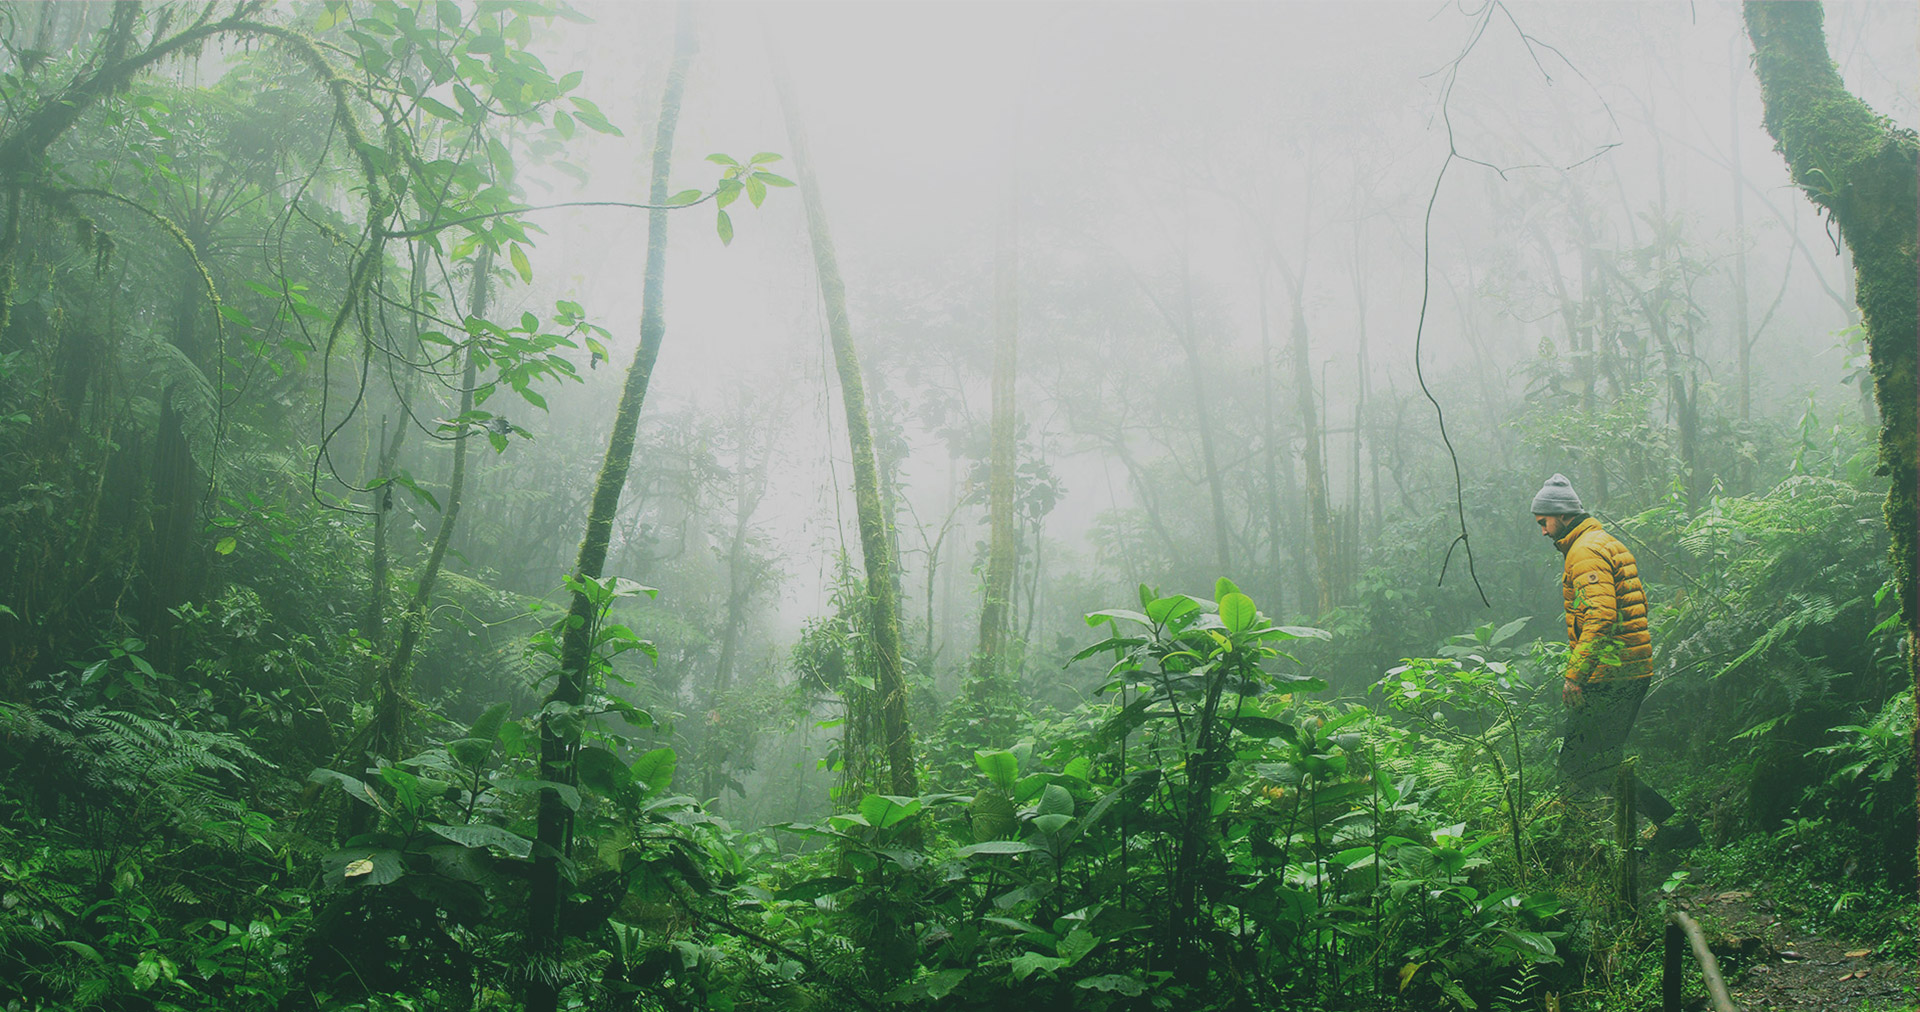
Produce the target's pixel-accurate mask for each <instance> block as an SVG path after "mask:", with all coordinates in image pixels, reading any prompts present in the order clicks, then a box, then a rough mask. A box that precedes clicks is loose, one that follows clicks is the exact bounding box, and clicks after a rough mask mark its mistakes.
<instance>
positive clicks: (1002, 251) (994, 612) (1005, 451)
mask: <svg viewBox="0 0 1920 1012" xmlns="http://www.w3.org/2000/svg"><path fill="white" fill-rule="evenodd" d="M1007 189H1008V195H1007V207H1006V210H1005V212H1004V216H1003V218H1002V220H1001V222H1000V229H999V232H1000V241H999V243H998V247H999V248H998V250H996V252H995V256H994V270H993V302H994V312H993V330H994V338H993V423H992V424H993V431H992V450H991V456H990V459H989V461H988V465H987V528H988V532H989V533H988V536H987V586H986V596H985V600H984V601H983V602H982V603H981V605H980V651H979V654H978V655H977V656H976V657H975V659H974V672H973V685H972V689H973V694H974V696H975V699H974V700H973V702H974V703H976V704H981V703H986V702H988V701H990V700H992V699H994V698H995V697H996V696H997V695H999V694H1001V693H1002V692H1004V691H1005V689H1006V688H1007V686H1006V684H1005V679H1004V678H1003V677H1002V675H1003V671H1002V668H1003V666H1004V663H1005V660H1006V658H1005V656H1004V655H1005V653H1006V648H1007V631H1008V629H1009V627H1010V624H1011V619H1010V616H1009V605H1010V602H1011V600H1012V598H1013V568H1014V562H1015V559H1014V556H1015V553H1016V551H1017V549H1018V536H1017V534H1016V533H1015V531H1014V518H1013V488H1014V468H1015V467H1016V466H1017V464H1016V462H1015V452H1016V447H1015V445H1014V430H1015V427H1016V426H1015V421H1016V419H1015V408H1014V381H1015V377H1016V375H1017V373H1016V356H1017V355H1018V353H1019V323H1020V316H1019V305H1018V301H1017V300H1018V296H1017V290H1016V281H1015V278H1016V277H1017V276H1018V273H1017V272H1018V268H1019V263H1018V248H1017V243H1018V241H1019V239H1018V236H1019V223H1018V217H1017V215H1018V211H1017V207H1018V204H1017V200H1018V197H1017V196H1016V194H1017V190H1016V189H1015V188H1014V187H1013V186H1012V185H1009V186H1008V188H1007Z"/></svg>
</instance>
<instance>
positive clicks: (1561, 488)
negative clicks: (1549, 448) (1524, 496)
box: [1533, 474, 1586, 516]
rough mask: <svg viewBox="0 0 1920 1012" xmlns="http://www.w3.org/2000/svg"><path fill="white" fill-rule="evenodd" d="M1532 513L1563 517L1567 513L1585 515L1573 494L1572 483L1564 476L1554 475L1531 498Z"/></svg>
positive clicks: (1584, 509)
mask: <svg viewBox="0 0 1920 1012" xmlns="http://www.w3.org/2000/svg"><path fill="white" fill-rule="evenodd" d="M1533 512H1534V513H1535V514H1537V515H1543V516H1563V515H1566V514H1569V513H1585V512H1586V508H1585V507H1583V506H1581V505H1580V497H1579V496H1577V495H1575V494H1574V492H1573V483H1572V482H1570V481H1568V480H1567V476H1566V475H1564V474H1556V475H1554V476H1553V477H1551V478H1548V479H1547V483H1546V484H1545V485H1542V486H1540V491H1538V492H1536V493H1534V496H1533Z"/></svg>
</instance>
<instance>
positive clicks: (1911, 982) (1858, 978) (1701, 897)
mask: <svg viewBox="0 0 1920 1012" xmlns="http://www.w3.org/2000/svg"><path fill="white" fill-rule="evenodd" d="M1680 902H1681V905H1682V907H1684V908H1685V909H1686V910H1688V911H1689V912H1690V913H1692V914H1693V916H1694V917H1695V918H1696V919H1697V920H1699V921H1700V924H1701V927H1702V928H1703V929H1704V930H1705V932H1706V935H1707V939H1708V942H1709V944H1711V945H1712V947H1713V950H1714V954H1715V956H1716V957H1718V958H1719V960H1720V968H1721V970H1722V972H1724V973H1725V974H1726V978H1727V990H1728V991H1729V992H1731V994H1732V997H1733V1000H1734V1003H1735V1004H1737V1005H1739V1006H1740V1008H1741V1009H1742V1010H1743V1012H1816V1010H1817V1012H1868V1010H1870V1012H1915V1010H1920V968H1915V967H1913V966H1903V965H1900V964H1898V963H1894V962H1891V961H1889V960H1887V959H1884V958H1881V957H1880V955H1879V954H1878V953H1876V952H1875V951H1874V950H1873V949H1872V948H1871V947H1869V946H1865V945H1855V944H1852V943H1849V942H1847V941H1846V940H1844V939H1835V938H1828V937H1825V936H1822V935H1815V934H1810V933H1807V932H1804V931H1800V930H1798V929H1797V928H1795V927H1794V926H1793V925H1791V924H1789V923H1787V922H1785V921H1784V920H1782V918H1781V917H1780V916H1779V915H1778V914H1776V912H1775V902H1774V900H1773V899H1771V898H1769V897H1768V896H1767V895H1766V893H1765V891H1764V890H1763V891H1762V892H1761V893H1760V894H1758V895H1756V894H1754V893H1749V892H1746V891H1743V890H1737V889H1735V890H1724V891H1722V890H1718V889H1716V888H1714V887H1712V886H1708V887H1705V888H1702V889H1700V890H1698V891H1695V892H1693V893H1692V894H1691V895H1685V896H1683V897H1682V898H1681V900H1680ZM1696 972H1697V971H1696ZM1700 989H1701V988H1700V984H1699V982H1698V980H1697V978H1695V977H1694V976H1693V974H1692V973H1690V974H1689V986H1688V989H1687V990H1688V993H1690V994H1698V993H1699V992H1700ZM1690 1007H1697V1006H1690Z"/></svg>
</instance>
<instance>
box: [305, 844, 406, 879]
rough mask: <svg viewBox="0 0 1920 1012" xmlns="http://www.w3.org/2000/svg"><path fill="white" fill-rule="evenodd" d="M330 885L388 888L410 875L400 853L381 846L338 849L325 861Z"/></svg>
mask: <svg viewBox="0 0 1920 1012" xmlns="http://www.w3.org/2000/svg"><path fill="white" fill-rule="evenodd" d="M321 865H322V866H323V867H324V868H325V869H326V877H327V881H329V882H344V883H347V884H349V885H386V884H387V883H389V882H392V881H394V880H395V879H398V878H399V877H400V876H402V875H404V874H406V871H407V866H406V864H405V862H403V861H401V860H400V852H399V851H397V850H388V849H385V848H378V847H350V848H348V849H346V850H336V851H334V852H333V853H331V854H328V855H327V856H326V858H325V859H324V860H323V861H321Z"/></svg>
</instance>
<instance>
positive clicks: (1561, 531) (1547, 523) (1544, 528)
mask: <svg viewBox="0 0 1920 1012" xmlns="http://www.w3.org/2000/svg"><path fill="white" fill-rule="evenodd" d="M1533 522H1534V523H1536V524H1539V525H1540V534H1541V536H1542V537H1545V538H1546V539H1547V540H1548V541H1558V540H1560V539H1561V538H1563V537H1566V535H1567V532H1568V531H1570V530H1572V529H1573V518H1572V517H1568V516H1560V515H1558V514H1554V513H1535V514H1534V515H1533Z"/></svg>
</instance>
